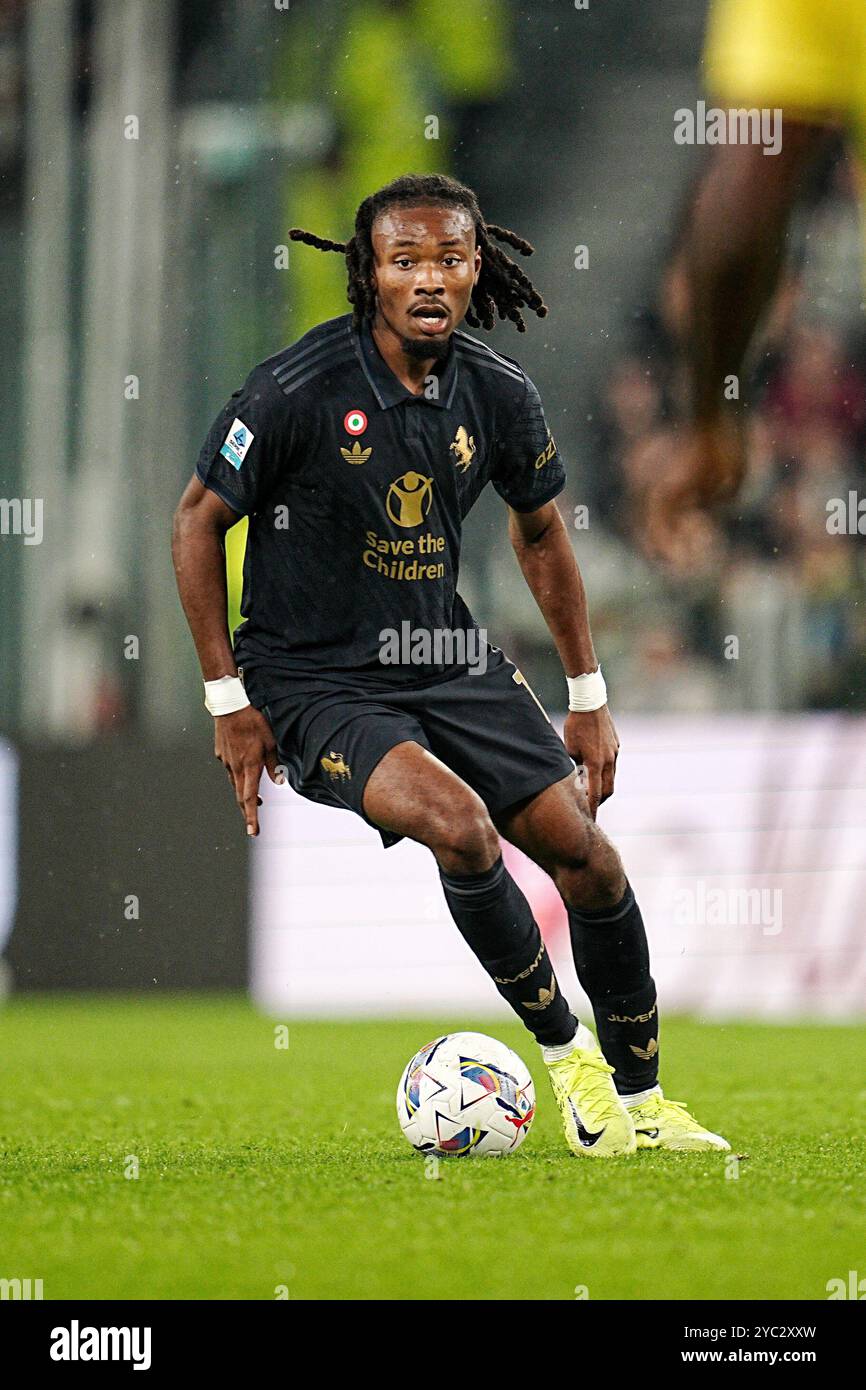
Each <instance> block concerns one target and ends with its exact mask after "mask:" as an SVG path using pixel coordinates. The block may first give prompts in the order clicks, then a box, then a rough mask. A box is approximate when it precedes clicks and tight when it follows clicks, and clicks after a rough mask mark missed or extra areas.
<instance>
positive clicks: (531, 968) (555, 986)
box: [439, 856, 577, 1046]
mask: <svg viewBox="0 0 866 1390" xmlns="http://www.w3.org/2000/svg"><path fill="white" fill-rule="evenodd" d="M439 877H440V879H441V880H442V889H443V891H444V893H445V901H446V902H447V903H448V907H449V909H450V912H451V916H452V917H453V918H454V921H455V922H456V923H457V927H458V930H459V931H460V934H461V936H462V937H463V939H464V941H465V942H466V944H467V945H468V946H469V947H470V948H471V950H472V951H474V953H475V955H476V956H477V958H478V960H479V961H480V962H481V964H482V965H483V966H484V969H485V970H486V971H487V973H488V975H489V976H490V977H491V979H492V980H493V983H494V984H495V985H496V988H497V989H498V990H499V993H500V994H501V995H502V997H503V999H505V1000H506V1001H507V1003H508V1004H510V1006H511V1008H512V1009H513V1010H514V1012H515V1013H516V1014H517V1016H518V1018H519V1019H520V1021H521V1023H523V1024H525V1026H526V1027H527V1028H528V1029H529V1031H530V1033H533V1034H534V1036H535V1038H536V1039H537V1040H538V1042H540V1043H542V1044H543V1045H551V1046H552V1045H556V1044H559V1043H567V1042H570V1041H571V1039H572V1038H573V1037H574V1034H575V1031H576V1029H577V1019H576V1018H575V1017H574V1015H573V1014H572V1012H571V1010H570V1009H569V1007H568V1003H567V1001H566V1000H565V998H564V997H563V994H562V992H561V990H560V988H559V983H558V981H557V979H556V976H555V975H554V973H553V966H552V965H551V963H550V958H549V957H548V954H547V950H546V948H545V946H544V942H543V941H542V939H541V932H540V931H539V930H538V924H537V922H536V921H535V918H534V917H533V915H532V909H531V907H530V906H529V903H528V902H527V901H526V898H525V897H524V895H523V893H522V892H521V891H520V889H519V888H518V886H517V884H516V883H515V882H514V879H513V878H512V877H511V875H510V873H509V872H508V870H507V869H506V867H505V865H504V864H503V862H502V857H501V856H500V857H499V858H498V859H497V861H496V863H495V864H494V865H493V866H492V868H490V869H486V870H485V871H484V872H483V873H480V874H468V875H464V874H461V875H457V874H446V873H445V872H444V871H443V870H442V869H441V868H440V870H439Z"/></svg>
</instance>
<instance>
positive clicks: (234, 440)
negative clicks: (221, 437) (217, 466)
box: [220, 420, 255, 468]
mask: <svg viewBox="0 0 866 1390" xmlns="http://www.w3.org/2000/svg"><path fill="white" fill-rule="evenodd" d="M254 439H255V435H254V434H253V432H252V430H251V429H250V428H249V426H248V425H245V424H244V422H243V420H235V421H234V423H233V424H232V427H231V429H230V430H229V432H228V434H227V435H226V442H225V444H224V445H223V446H222V448H221V449H220V453H221V454H222V456H223V458H227V459H228V461H229V463H230V464H231V466H232V468H240V466H241V464H242V463H243V461H244V459H245V458H246V456H247V453H248V452H249V447H250V445H251V444H252V442H253V440H254Z"/></svg>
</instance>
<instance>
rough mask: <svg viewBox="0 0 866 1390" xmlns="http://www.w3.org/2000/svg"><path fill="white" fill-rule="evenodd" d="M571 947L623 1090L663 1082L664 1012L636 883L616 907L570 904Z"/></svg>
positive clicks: (601, 1041)
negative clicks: (661, 1043) (660, 1010)
mask: <svg viewBox="0 0 866 1390" xmlns="http://www.w3.org/2000/svg"><path fill="white" fill-rule="evenodd" d="M568 922H569V927H570V929H571V949H572V952H573V954H574V965H575V969H576V971H577V978H578V980H579V981H580V984H581V988H582V989H583V990H584V991H585V993H586V995H587V997H588V998H589V1001H590V1003H591V1004H592V1011H593V1013H594V1015H595V1026H596V1031H597V1033H598V1042H599V1046H600V1047H601V1050H602V1052H603V1053H604V1055H605V1057H606V1059H607V1061H608V1062H609V1063H610V1065H611V1066H612V1067H613V1068H614V1077H613V1079H614V1083H615V1085H616V1089H617V1090H618V1091H619V1093H620V1095H630V1094H632V1093H633V1092H636V1091H645V1090H647V1089H648V1088H649V1087H651V1086H654V1085H655V1084H656V1082H657V1081H658V1072H659V1015H658V1003H657V1001H656V987H655V983H654V981H653V978H652V976H651V975H650V961H649V947H648V945H647V939H646V930H645V928H644V924H643V918H642V917H641V913H640V908H639V907H638V905H637V902H636V901H635V896H634V893H633V892H632V889H631V886H630V885H629V884H626V890H625V893H624V895H623V897H622V899H621V900H620V902H618V903H617V904H616V905H615V906H614V907H606V908H600V909H595V910H592V911H586V910H584V909H582V908H580V909H578V908H574V907H570V908H569V909H568Z"/></svg>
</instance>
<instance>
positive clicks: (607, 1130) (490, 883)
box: [364, 742, 635, 1157]
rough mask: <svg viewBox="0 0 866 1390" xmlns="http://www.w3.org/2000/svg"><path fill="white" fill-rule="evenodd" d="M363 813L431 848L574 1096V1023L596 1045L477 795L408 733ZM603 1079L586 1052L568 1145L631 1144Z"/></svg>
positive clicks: (491, 962) (490, 962) (461, 924)
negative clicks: (574, 1009) (566, 993)
mask: <svg viewBox="0 0 866 1390" xmlns="http://www.w3.org/2000/svg"><path fill="white" fill-rule="evenodd" d="M364 812H365V814H366V815H368V816H369V817H370V819H371V820H372V821H374V822H375V823H376V824H377V825H381V826H382V827H383V829H386V830H391V831H394V832H395V833H398V834H401V835H406V836H408V837H409V838H410V839H413V840H418V841H420V842H421V843H422V844H425V845H427V846H428V848H429V849H430V850H432V852H433V855H434V856H435V858H436V862H437V864H438V867H439V875H440V878H441V881H442V887H443V891H444V893H445V899H446V902H447V903H448V907H449V909H450V911H451V915H452V917H453V918H454V921H455V922H456V924H457V927H458V929H459V931H460V933H461V935H462V936H463V938H464V940H465V941H466V943H467V945H468V946H469V947H470V948H471V949H472V951H473V952H474V953H475V955H476V956H477V958H478V960H479V961H480V962H481V964H482V965H483V966H484V969H485V970H486V971H487V973H488V975H490V977H491V979H492V980H493V982H494V984H495V985H496V988H497V989H498V991H499V993H500V994H501V995H502V997H503V998H504V999H505V1000H506V1001H507V1002H508V1003H509V1004H510V1006H511V1008H512V1009H513V1010H514V1012H515V1013H516V1014H517V1016H518V1018H519V1019H520V1021H521V1022H522V1023H523V1024H524V1025H525V1027H526V1028H528V1029H529V1031H530V1032H531V1033H532V1034H533V1036H534V1037H535V1038H536V1040H537V1041H538V1042H539V1043H540V1044H541V1045H542V1047H543V1048H544V1049H545V1053H546V1055H547V1056H550V1055H554V1056H555V1055H557V1054H558V1053H561V1054H562V1056H563V1058H567V1057H571V1058H572V1060H571V1061H567V1062H564V1063H563V1066H562V1067H561V1068H560V1071H562V1073H563V1075H564V1074H565V1072H566V1071H567V1072H568V1073H569V1077H570V1078H571V1081H570V1085H569V1087H568V1089H569V1090H570V1093H571V1094H572V1095H573V1094H574V1092H575V1089H576V1083H575V1078H574V1077H573V1076H572V1073H574V1071H575V1067H574V1059H573V1057H572V1047H573V1040H574V1037H575V1033H576V1032H578V1031H581V1032H582V1034H583V1035H585V1036H586V1038H587V1040H588V1041H589V1042H590V1043H591V1044H592V1045H593V1050H596V1049H594V1039H593V1038H592V1035H591V1034H590V1033H589V1031H588V1029H586V1028H582V1025H579V1024H578V1021H577V1019H576V1018H575V1017H574V1015H573V1014H572V1013H571V1011H570V1009H569V1007H568V1003H567V1002H566V1000H565V998H564V997H563V994H562V991H561V990H560V988H559V984H558V982H557V979H556V976H555V974H554V972H553V967H552V965H551V963H550V959H549V957H548V954H547V950H546V948H545V946H544V943H543V941H542V939H541V933H540V932H539V930H538V925H537V923H536V921H535V919H534V917H533V915H532V910H531V908H530V906H529V904H528V902H527V901H526V898H525V896H524V894H523V893H522V892H521V890H520V889H519V888H518V886H517V884H516V883H515V882H514V879H513V878H512V877H511V875H510V874H509V872H508V870H507V869H506V868H505V866H504V864H503V862H502V856H501V852H500V845H499V836H498V834H497V832H496V828H495V826H494V825H493V822H492V820H491V819H490V816H489V814H488V812H487V808H486V807H485V805H484V802H483V801H482V800H481V798H480V797H479V796H478V795H477V793H476V792H474V791H473V790H472V789H471V788H470V787H468V786H467V785H466V783H465V782H463V781H462V780H461V779H460V778H459V777H458V776H457V775H456V774H455V773H453V772H452V771H451V770H450V769H449V768H447V767H446V766H445V764H444V763H442V762H441V761H440V760H439V759H438V758H436V757H434V756H433V755H432V754H431V753H430V752H428V751H427V750H426V749H425V748H422V747H421V746H420V745H419V744H417V743H411V742H407V743H401V744H399V745H397V746H396V747H394V748H392V749H391V750H390V752H388V753H387V754H386V755H385V757H384V758H383V759H382V760H381V762H380V763H379V764H378V766H377V767H376V768H375V769H374V771H373V772H372V773H371V775H370V777H369V779H368V782H367V786H366V788H365V791H364ZM596 1051H597V1050H596ZM609 1082H610V1068H609V1067H607V1066H605V1063H604V1059H603V1058H602V1057H601V1056H600V1054H599V1055H598V1056H597V1057H594V1058H593V1057H591V1056H589V1054H587V1059H586V1065H585V1066H584V1067H583V1069H582V1073H581V1076H580V1077H579V1078H577V1083H578V1084H577V1089H578V1090H579V1091H580V1093H581V1098H582V1099H581V1100H580V1101H579V1104H580V1108H579V1110H575V1109H574V1106H573V1105H572V1106H571V1109H569V1112H568V1120H569V1124H568V1125H567V1126H566V1136H567V1138H568V1141H569V1145H570V1147H571V1148H572V1150H573V1151H574V1152H575V1153H578V1154H581V1155H588V1156H593V1157H595V1156H598V1157H603V1156H610V1155H612V1154H615V1153H621V1152H631V1151H632V1150H633V1149H634V1146H635V1145H634V1131H633V1128H632V1127H631V1125H630V1123H629V1122H628V1120H627V1118H626V1117H625V1115H624V1112H623V1111H622V1107H621V1105H620V1104H619V1102H618V1100H617V1098H616V1095H615V1093H614V1094H613V1097H612V1102H613V1103H611V1097H610V1096H608V1095H607V1094H606V1091H607V1088H609ZM584 1093H585V1094H584ZM611 1112H615V1113H611Z"/></svg>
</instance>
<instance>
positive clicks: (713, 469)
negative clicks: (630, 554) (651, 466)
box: [644, 416, 746, 570]
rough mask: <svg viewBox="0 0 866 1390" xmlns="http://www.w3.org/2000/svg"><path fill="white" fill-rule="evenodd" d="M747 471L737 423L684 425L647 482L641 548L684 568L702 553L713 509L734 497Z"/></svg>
mask: <svg viewBox="0 0 866 1390" xmlns="http://www.w3.org/2000/svg"><path fill="white" fill-rule="evenodd" d="M745 472H746V456H745V447H744V440H743V434H742V428H741V425H740V422H739V421H738V420H735V419H734V418H733V417H728V416H724V417H719V419H718V420H714V421H711V422H707V423H704V424H702V425H688V426H685V427H683V428H681V430H680V431H679V432H678V434H677V435H676V436H675V437H674V449H673V455H672V457H671V458H670V459H669V461H668V466H667V467H666V468H664V469H663V470H662V471H661V473H660V475H659V476H658V477H657V478H656V479H654V481H653V482H652V483H651V484H650V486H649V488H648V490H647V495H646V502H645V528H646V529H645V535H644V544H645V546H646V549H647V550H648V551H649V553H650V554H651V555H653V556H654V557H655V558H657V559H660V560H661V561H662V562H663V563H666V564H668V565H669V566H670V567H671V568H673V569H675V570H676V569H689V568H691V566H692V565H693V564H694V563H695V562H696V560H698V558H699V556H700V553H701V552H702V551H704V550H705V547H706V544H707V541H706V536H705V532H706V530H707V525H708V522H709V519H710V518H711V517H712V515H713V513H714V512H715V510H716V508H717V507H719V506H721V505H723V504H724V503H725V502H729V501H731V500H732V499H733V498H734V497H736V495H737V493H738V491H739V488H740V484H741V483H742V481H743V477H744V475H745Z"/></svg>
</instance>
